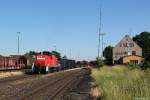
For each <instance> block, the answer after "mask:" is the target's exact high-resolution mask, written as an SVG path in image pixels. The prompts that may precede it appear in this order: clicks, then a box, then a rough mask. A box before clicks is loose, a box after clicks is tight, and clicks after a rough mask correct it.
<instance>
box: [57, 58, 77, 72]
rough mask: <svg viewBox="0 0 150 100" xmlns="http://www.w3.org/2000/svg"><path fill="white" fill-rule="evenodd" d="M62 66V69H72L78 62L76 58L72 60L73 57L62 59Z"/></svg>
mask: <svg viewBox="0 0 150 100" xmlns="http://www.w3.org/2000/svg"><path fill="white" fill-rule="evenodd" d="M60 66H61V69H62V70H65V69H71V68H75V67H76V62H75V60H71V59H61V60H60Z"/></svg>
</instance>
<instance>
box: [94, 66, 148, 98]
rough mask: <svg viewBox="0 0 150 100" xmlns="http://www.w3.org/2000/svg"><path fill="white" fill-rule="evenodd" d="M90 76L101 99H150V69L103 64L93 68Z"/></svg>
mask: <svg viewBox="0 0 150 100" xmlns="http://www.w3.org/2000/svg"><path fill="white" fill-rule="evenodd" d="M92 77H93V78H94V79H95V81H96V84H97V85H98V89H99V91H100V94H101V97H102V99H103V100H150V71H147V72H143V71H141V70H140V69H133V70H129V69H128V68H127V67H125V66H115V67H112V68H111V67H106V66H105V67H103V68H101V69H93V70H92Z"/></svg>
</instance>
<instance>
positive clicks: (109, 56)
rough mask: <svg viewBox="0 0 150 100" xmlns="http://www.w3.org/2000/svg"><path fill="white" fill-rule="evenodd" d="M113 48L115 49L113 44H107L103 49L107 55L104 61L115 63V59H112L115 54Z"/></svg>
mask: <svg viewBox="0 0 150 100" xmlns="http://www.w3.org/2000/svg"><path fill="white" fill-rule="evenodd" d="M112 49H113V47H112V46H107V47H106V48H105V49H104V51H103V55H104V57H105V60H104V62H105V64H107V65H111V64H113V61H112V56H113V54H112Z"/></svg>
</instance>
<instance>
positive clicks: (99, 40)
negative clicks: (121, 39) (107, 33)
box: [97, 5, 102, 58]
mask: <svg viewBox="0 0 150 100" xmlns="http://www.w3.org/2000/svg"><path fill="white" fill-rule="evenodd" d="M101 20H102V11H101V5H100V19H99V34H98V54H97V58H99V57H100V47H101V44H100V42H101V38H100V37H101V26H102V22H101Z"/></svg>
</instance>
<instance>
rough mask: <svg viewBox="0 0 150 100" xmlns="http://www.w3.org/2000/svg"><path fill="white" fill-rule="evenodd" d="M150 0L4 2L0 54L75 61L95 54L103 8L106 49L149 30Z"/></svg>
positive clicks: (0, 8)
mask: <svg viewBox="0 0 150 100" xmlns="http://www.w3.org/2000/svg"><path fill="white" fill-rule="evenodd" d="M149 4H150V0H0V54H1V55H11V54H17V32H20V33H21V34H20V54H24V53H26V52H28V51H38V52H40V51H45V50H48V51H52V50H55V47H56V49H57V51H59V52H60V53H61V54H62V56H64V55H66V56H67V57H68V58H71V59H76V60H93V59H95V58H96V56H97V45H98V33H99V18H100V14H99V11H100V5H101V9H102V27H101V32H102V33H105V36H104V44H105V46H108V45H112V46H114V45H115V44H117V42H119V41H120V40H121V39H122V38H123V37H124V35H126V34H130V36H131V37H133V36H135V35H137V34H139V33H140V32H143V31H150V12H149V11H150V6H149Z"/></svg>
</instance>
